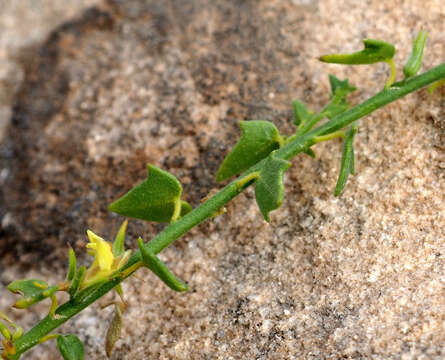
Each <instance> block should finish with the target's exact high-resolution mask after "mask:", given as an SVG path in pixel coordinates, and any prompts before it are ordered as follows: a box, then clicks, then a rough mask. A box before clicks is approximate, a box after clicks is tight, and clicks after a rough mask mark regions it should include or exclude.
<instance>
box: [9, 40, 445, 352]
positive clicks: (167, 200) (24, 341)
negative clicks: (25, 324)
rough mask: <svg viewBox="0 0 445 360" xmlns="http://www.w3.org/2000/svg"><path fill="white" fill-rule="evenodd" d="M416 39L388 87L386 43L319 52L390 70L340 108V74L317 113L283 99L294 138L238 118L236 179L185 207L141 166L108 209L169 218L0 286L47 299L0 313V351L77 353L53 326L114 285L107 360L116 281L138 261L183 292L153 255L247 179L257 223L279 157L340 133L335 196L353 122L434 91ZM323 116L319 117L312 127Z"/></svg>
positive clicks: (273, 197)
mask: <svg viewBox="0 0 445 360" xmlns="http://www.w3.org/2000/svg"><path fill="white" fill-rule="evenodd" d="M425 41H426V34H424V33H422V32H421V33H419V36H418V37H417V39H416V40H415V41H414V46H413V51H412V53H411V55H410V57H409V59H408V61H407V63H406V65H405V68H404V75H405V78H404V79H403V80H401V81H399V82H397V83H394V80H395V77H396V74H395V67H394V63H393V62H392V57H393V56H394V53H395V48H394V46H393V45H391V44H388V43H386V42H382V41H378V40H369V39H368V40H365V41H364V44H365V49H364V50H362V51H360V52H357V53H353V54H335V55H326V56H322V57H321V58H320V59H321V60H322V61H326V62H336V63H342V64H372V63H375V62H380V61H384V62H387V63H389V64H390V65H391V68H392V74H391V76H390V80H389V81H388V82H387V83H386V85H385V86H384V88H383V90H381V91H380V92H378V93H377V94H376V95H374V96H373V97H371V98H369V99H368V100H366V101H364V102H362V103H361V104H359V105H356V106H354V107H352V108H349V105H348V103H347V99H346V97H347V95H348V94H349V93H351V92H352V91H354V90H355V88H354V87H353V86H351V85H349V82H348V80H347V79H346V80H339V79H337V78H336V77H334V76H330V84H331V101H330V102H329V103H328V105H326V106H325V107H324V108H323V110H322V111H320V112H319V113H317V114H315V113H314V112H313V111H311V110H309V109H307V108H306V106H305V105H304V104H303V103H302V102H300V101H299V100H295V101H294V102H293V109H294V124H295V126H296V128H297V129H296V131H295V134H293V135H291V136H288V137H286V136H284V135H281V134H280V133H279V131H278V129H277V128H276V127H275V125H274V124H273V123H271V122H267V121H259V120H255V121H248V122H241V124H240V125H241V129H242V137H241V139H240V141H239V142H238V144H237V145H236V146H235V147H234V148H233V150H232V151H231V152H230V153H229V155H228V156H227V157H226V158H225V160H224V161H223V163H222V165H221V167H220V169H219V171H218V174H217V180H219V181H222V180H225V179H228V178H230V177H232V176H234V175H238V174H241V175H240V176H239V177H238V178H236V179H235V180H233V181H231V182H230V183H229V184H227V185H226V186H225V187H223V188H222V189H221V190H220V191H219V192H217V193H216V194H214V195H213V196H210V197H209V198H208V199H207V200H206V201H204V202H203V203H202V204H200V205H199V206H198V207H196V208H195V209H192V208H191V206H190V205H189V204H188V203H186V202H185V201H183V200H181V195H182V186H181V184H180V182H179V181H178V180H177V179H176V178H175V177H174V176H173V175H172V174H169V173H168V172H166V171H164V170H161V169H159V168H157V167H155V166H153V165H149V172H148V177H147V179H146V180H145V181H143V182H142V183H141V184H139V185H137V186H135V187H134V188H133V189H132V190H130V191H129V192H128V193H127V194H126V195H124V196H122V197H121V198H120V199H118V200H116V201H115V202H114V203H112V204H111V205H110V210H111V211H114V212H117V213H119V214H121V215H124V216H127V217H132V218H138V219H143V220H147V221H158V222H169V223H170V225H169V226H167V227H166V228H165V229H164V230H163V231H162V232H160V233H159V234H158V235H157V236H155V237H154V238H153V239H152V240H150V241H149V242H147V243H144V242H143V241H142V239H141V238H139V239H138V247H139V250H138V251H135V252H134V253H133V255H131V254H130V250H125V249H124V239H125V232H126V228H127V221H124V223H123V224H122V226H121V228H120V229H119V232H118V234H117V235H116V238H115V240H114V243H113V244H111V243H109V242H107V241H105V240H104V239H102V238H101V237H99V236H97V235H96V234H94V233H93V232H91V231H88V232H87V234H88V237H89V239H90V243H89V244H88V245H87V248H88V250H89V254H90V255H92V256H93V257H94V261H93V263H92V265H91V266H90V267H89V268H88V269H87V268H85V267H84V266H81V267H79V268H78V267H77V261H76V256H75V254H74V251H73V250H72V249H70V250H69V266H68V273H67V276H66V280H65V281H64V282H62V283H61V284H58V285H53V286H50V285H48V284H47V283H46V282H44V281H42V280H37V279H28V280H16V281H14V282H13V283H11V284H10V285H9V286H8V289H9V290H11V291H12V292H14V293H17V294H20V295H21V296H22V299H20V300H18V301H17V302H16V303H15V306H16V307H18V308H27V307H29V306H31V305H33V304H35V303H36V302H39V301H42V300H44V299H46V298H50V299H51V304H52V305H51V307H50V310H49V313H48V315H47V316H46V317H44V318H43V319H42V320H41V321H40V322H39V323H37V324H36V325H35V326H34V327H33V328H32V329H30V330H29V331H28V332H26V333H23V330H22V328H21V327H19V326H18V325H16V324H15V323H14V322H12V321H11V320H10V319H9V318H8V317H7V316H6V315H5V314H3V313H0V334H1V335H2V336H3V338H4V339H3V341H2V344H3V352H2V354H1V357H2V358H3V359H9V360H17V359H19V358H20V356H21V355H22V354H23V353H25V352H26V351H27V350H29V349H30V348H32V347H34V346H35V345H37V344H40V343H42V342H44V341H48V340H51V339H57V345H58V348H59V350H60V352H61V354H62V356H63V358H64V359H65V360H82V359H84V354H85V350H84V348H83V345H82V343H81V342H80V340H79V339H78V338H77V336H75V335H73V334H69V335H60V334H54V333H53V331H54V330H55V329H57V328H58V327H59V326H60V325H61V324H63V323H64V322H66V321H68V320H69V319H70V318H72V317H73V316H75V315H76V314H78V313H79V312H80V311H82V310H83V309H85V308H86V307H88V306H89V305H91V304H92V303H94V302H95V301H96V300H98V299H99V298H101V297H102V296H104V295H105V294H106V293H108V292H109V291H111V290H115V291H116V292H117V293H118V295H119V296H120V299H121V300H120V301H115V302H113V303H112V304H114V306H115V314H114V316H113V320H112V322H111V325H110V328H109V330H108V332H107V339H106V353H107V355H108V356H109V355H110V354H111V351H112V348H113V346H114V344H115V342H116V341H117V339H118V338H119V336H120V331H121V329H122V322H123V319H124V312H125V309H126V302H125V298H124V294H123V291H122V288H121V285H120V284H121V282H122V281H123V280H125V279H126V278H128V277H129V276H131V275H132V274H133V273H134V272H135V271H137V269H139V268H140V267H147V268H149V269H150V270H151V271H152V272H153V273H154V274H155V275H157V276H158V277H159V278H160V279H161V280H162V281H163V282H164V283H165V284H166V285H167V286H168V287H170V288H171V289H173V290H175V291H186V290H188V286H187V284H186V283H185V282H183V281H181V280H179V279H178V278H177V277H176V276H175V275H174V274H173V273H172V272H171V271H170V270H169V269H168V268H167V266H166V265H165V264H164V263H163V262H162V261H161V260H160V259H159V258H158V257H157V254H159V253H160V252H161V251H162V250H163V249H165V248H166V247H168V246H169V245H170V244H172V243H173V242H174V241H176V240H177V239H178V238H180V237H181V236H182V235H184V234H185V233H186V232H188V231H189V230H190V229H192V228H193V227H194V226H196V225H198V224H199V223H201V222H203V221H205V220H208V219H211V218H212V217H214V216H215V215H217V214H219V213H220V212H221V209H223V207H224V205H225V204H227V203H228V202H229V201H230V200H232V199H233V198H234V197H236V196H237V195H238V194H240V193H241V192H242V191H244V190H245V189H246V188H247V187H249V186H250V185H253V186H254V187H255V197H256V201H257V203H258V206H259V209H260V211H261V213H262V214H263V217H264V219H265V220H266V221H270V216H269V213H270V212H271V211H273V210H275V209H277V208H278V207H280V205H281V203H282V201H283V194H284V185H283V174H284V172H285V171H286V170H287V169H288V168H289V167H290V166H291V163H290V162H289V160H290V159H292V158H293V157H294V156H295V155H297V154H299V153H301V152H304V153H306V154H309V155H311V156H315V153H314V151H313V149H312V146H314V145H316V144H317V143H319V142H321V141H327V140H330V139H332V138H336V137H341V138H344V146H343V153H342V160H341V168H340V174H339V178H338V181H337V185H336V187H335V190H334V194H335V195H336V196H339V195H340V194H341V193H342V191H343V190H344V188H345V185H346V182H347V178H348V176H349V175H351V174H353V173H354V149H353V142H354V135H355V134H356V132H357V127H358V125H357V121H358V120H359V119H361V118H363V117H364V116H366V115H368V114H370V113H371V112H373V111H374V110H376V109H379V108H381V107H383V106H385V105H387V104H389V103H390V102H392V101H395V100H397V99H400V98H402V97H403V96H405V95H407V94H409V93H411V92H413V91H416V90H419V89H421V88H423V87H425V86H428V85H431V84H433V85H432V87H437V86H439V85H440V84H442V83H443V82H444V80H445V63H442V64H440V65H438V66H436V67H435V68H433V69H430V70H429V71H426V72H425V73H423V74H421V75H417V76H416V74H417V72H418V70H419V69H420V65H421V59H422V56H423V47H424V45H425ZM325 119H326V120H325ZM323 120H325V121H324V122H323V123H322V124H321V125H320V122H322V121H323ZM343 129H345V131H346V132H344V130H343ZM58 291H66V292H68V294H69V295H70V299H69V300H68V301H67V302H66V303H64V304H62V305H60V306H57V298H56V296H55V294H56V293H57V292H58Z"/></svg>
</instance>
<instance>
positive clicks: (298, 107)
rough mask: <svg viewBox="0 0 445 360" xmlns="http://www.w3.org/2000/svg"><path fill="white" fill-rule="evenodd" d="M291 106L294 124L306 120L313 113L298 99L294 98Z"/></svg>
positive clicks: (296, 124)
mask: <svg viewBox="0 0 445 360" xmlns="http://www.w3.org/2000/svg"><path fill="white" fill-rule="evenodd" d="M293 108H294V124H295V126H298V125H300V124H301V123H304V122H306V121H308V120H309V119H310V118H311V116H312V115H313V114H314V113H313V112H312V111H310V110H308V109H307V107H306V105H304V104H303V103H302V102H301V101H300V100H294V102H293Z"/></svg>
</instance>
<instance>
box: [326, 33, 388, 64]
mask: <svg viewBox="0 0 445 360" xmlns="http://www.w3.org/2000/svg"><path fill="white" fill-rule="evenodd" d="M363 44H364V46H365V48H364V49H363V50H362V51H358V52H355V53H352V54H330V55H323V56H321V57H320V60H321V61H323V62H327V63H333V64H350V65H365V64H374V63H377V62H382V61H385V62H386V61H388V60H390V59H392V58H393V57H394V54H395V53H396V49H395V47H394V45H392V44H389V43H387V42H385V41H381V40H373V39H365V40H363Z"/></svg>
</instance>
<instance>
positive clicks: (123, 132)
mask: <svg viewBox="0 0 445 360" xmlns="http://www.w3.org/2000/svg"><path fill="white" fill-rule="evenodd" d="M444 20H445V9H444V5H443V2H442V1H440V0H424V1H420V0H411V1H401V0H400V1H387V2H386V3H383V2H380V1H368V2H358V1H353V0H350V1H342V2H339V1H331V0H327V1H287V0H280V1H278V0H276V1H271V0H268V1H241V2H240V1H228V2H213V1H208V0H192V1H188V2H186V3H184V2H180V1H170V2H158V1H141V0H133V1H117V0H116V1H111V0H110V1H107V2H104V3H103V4H102V6H100V7H98V8H94V9H90V10H88V11H87V12H85V13H84V14H83V15H82V16H80V17H79V18H77V19H75V20H73V21H71V22H69V23H67V24H65V25H62V26H60V27H58V28H57V29H55V30H54V32H53V35H52V36H51V37H50V38H48V40H47V41H46V42H45V43H44V45H42V47H41V48H40V49H39V50H38V51H36V53H35V58H34V59H33V62H32V63H31V64H30V65H29V66H28V67H27V68H26V73H25V74H26V75H25V80H24V85H23V87H22V88H21V90H20V91H19V93H18V95H17V97H16V101H17V106H16V107H15V109H14V113H13V122H12V125H11V127H10V128H9V130H8V131H9V137H8V141H6V142H5V143H4V144H3V145H2V149H1V151H2V152H1V153H2V159H1V160H0V161H1V162H0V166H1V168H0V180H1V181H2V186H1V189H2V193H1V196H2V198H1V199H2V203H0V216H1V218H2V221H1V224H2V227H1V234H0V236H2V239H1V243H0V254H1V263H0V266H1V272H0V280H1V281H0V308H1V309H2V310H3V309H6V307H7V305H8V304H11V302H12V298H13V297H12V295H9V294H8V293H7V291H6V289H5V286H6V284H7V283H8V282H9V281H11V280H13V279H15V278H16V277H18V276H20V277H22V276H23V277H28V276H35V277H44V278H47V279H50V280H52V281H53V282H57V281H59V280H61V279H62V278H64V276H65V273H64V272H63V271H64V270H61V269H63V268H64V267H65V266H66V264H65V262H66V257H67V249H68V245H72V246H74V247H75V249H76V251H77V253H78V254H79V257H80V261H81V263H84V264H86V263H87V261H88V259H87V258H86V257H85V256H82V255H81V254H82V253H84V245H85V243H86V237H85V235H84V234H85V230H86V228H87V227H89V228H91V229H92V230H94V231H95V232H96V233H98V234H100V235H102V236H104V237H107V238H109V239H111V238H112V236H113V234H114V233H115V231H116V230H117V229H118V226H119V225H120V222H121V221H122V219H121V218H120V217H117V216H114V215H112V214H109V213H108V212H107V211H106V206H107V204H109V203H110V202H111V201H112V200H113V199H116V197H118V196H119V195H121V194H123V193H124V192H125V191H126V190H128V189H129V188H130V187H131V186H132V185H133V184H135V183H137V182H138V181H141V180H142V179H143V178H144V177H145V176H146V163H147V162H151V163H153V164H154V165H157V166H160V167H162V168H164V169H167V170H169V171H171V172H172V173H174V174H175V175H176V176H177V177H178V178H179V179H180V180H181V181H182V182H183V184H184V194H185V196H186V199H187V200H188V201H190V202H191V203H192V204H193V205H195V206H196V205H197V204H199V203H200V199H201V198H202V197H203V196H205V195H206V194H207V193H208V192H209V191H210V190H211V189H213V188H214V187H216V186H217V184H216V183H215V182H214V175H215V173H216V171H217V168H218V165H219V164H220V162H221V160H222V159H223V158H224V155H225V154H226V153H227V151H228V150H229V148H230V146H231V145H233V144H234V143H235V141H236V138H237V137H238V135H239V130H238V127H237V123H238V121H239V120H244V119H266V120H271V121H273V122H274V123H275V124H276V125H277V127H279V128H280V129H281V130H282V131H283V132H284V133H287V134H290V133H291V131H292V125H291V124H292V113H291V107H290V104H291V101H292V100H293V99H294V98H299V99H301V100H303V101H304V102H306V103H307V104H308V105H309V106H310V107H311V108H313V109H316V110H318V109H320V108H321V107H322V106H323V105H324V104H325V103H326V102H327V101H328V94H329V83H328V78H327V74H328V73H334V74H335V75H336V76H338V77H340V78H342V77H346V76H347V77H349V78H350V82H351V83H352V84H354V85H356V86H357V87H358V88H359V91H357V92H356V93H354V94H353V95H351V96H350V101H351V102H352V103H354V104H355V103H358V102H360V101H362V100H364V99H366V98H367V97H369V96H371V95H372V94H373V93H375V92H376V91H377V90H378V89H379V88H381V86H383V84H384V82H385V81H386V78H387V75H388V68H387V66H385V65H383V64H381V65H374V66H371V67H341V66H336V65H326V64H321V63H319V62H317V61H316V58H317V56H319V55H320V54H324V53H330V52H338V51H353V50H356V49H360V48H361V46H362V45H361V40H362V39H363V38H367V37H368V38H378V39H383V40H387V41H391V42H393V43H394V44H395V45H396V47H397V49H398V52H397V54H396V58H395V61H396V63H397V66H398V70H399V73H401V69H402V66H403V63H404V60H405V58H406V56H407V55H408V54H409V52H410V47H411V41H412V39H413V37H414V36H415V35H416V32H417V30H418V29H420V28H423V29H426V30H428V31H429V33H430V36H429V39H428V43H427V49H426V51H425V61H424V65H423V68H424V69H428V68H430V67H432V66H434V65H436V64H438V63H440V62H441V61H443V60H444V59H445V52H444V39H445V21H444ZM399 76H400V75H399ZM444 104H445V92H444V90H443V88H442V89H439V90H438V91H436V92H435V93H434V94H433V95H428V94H427V92H426V91H421V92H417V93H415V94H412V95H409V96H408V97H406V98H404V99H402V100H400V101H398V102H396V103H394V104H390V105H389V106H387V107H386V108H384V109H382V110H379V111H377V112H376V113H374V114H372V115H370V116H368V117H367V118H366V119H364V120H363V121H361V122H360V124H359V132H358V134H357V138H356V143H355V144H356V145H355V153H356V171H357V174H356V175H355V176H353V177H351V179H350V181H349V182H348V185H347V188H346V191H345V193H344V194H343V195H342V196H341V197H340V198H335V197H334V196H333V194H332V193H333V189H334V186H335V182H336V177H337V174H338V171H339V163H340V157H341V143H340V142H339V141H332V142H329V143H323V144H320V145H317V147H316V148H315V151H316V153H317V158H316V159H311V158H309V157H307V156H305V155H304V156H299V157H297V158H296V159H294V160H293V161H292V167H291V168H290V169H289V170H288V171H287V172H286V177H285V179H286V180H285V183H286V197H285V201H284V203H283V206H282V207H281V208H280V209H279V210H277V211H275V212H273V213H272V214H271V219H272V220H271V223H270V224H267V223H265V222H264V221H263V219H262V217H261V214H260V212H259V211H258V209H257V205H256V204H255V201H254V193H253V191H251V190H249V191H247V192H246V193H245V194H243V195H241V196H239V197H238V198H237V199H235V200H234V201H233V202H232V203H230V204H229V205H228V206H227V214H225V215H222V216H219V217H217V218H215V219H213V220H211V221H209V222H207V223H205V224H202V225H200V226H198V227H197V228H195V229H194V230H192V231H191V232H190V233H189V234H187V235H185V236H184V237H183V238H182V239H180V240H179V241H177V242H176V243H175V244H173V245H172V246H171V247H170V248H169V249H167V250H166V251H165V252H163V253H162V255H161V257H162V259H163V260H164V261H165V262H166V263H167V264H169V266H170V267H171V268H172V270H173V271H174V272H175V274H177V275H178V276H179V277H180V278H181V279H184V280H185V281H187V282H188V284H189V285H190V287H191V289H192V290H191V291H190V292H189V293H186V294H176V293H173V292H172V291H170V290H168V289H167V288H166V287H165V285H163V284H162V283H161V282H160V281H159V280H158V279H156V278H155V276H154V275H152V274H150V273H149V272H148V271H146V270H141V271H140V274H139V275H140V276H142V277H143V278H144V281H141V280H138V279H135V278H133V279H130V280H128V281H126V282H125V284H124V288H125V293H126V297H127V299H128V302H129V305H130V306H129V308H128V311H127V312H126V314H125V319H126V322H125V324H124V329H123V336H122V339H121V340H119V342H118V343H117V346H116V350H115V352H114V354H113V356H112V359H114V360H117V359H123V360H126V359H132V360H133V359H134V360H142V359H144V360H145V359H339V358H346V359H369V358H373V359H441V358H444V356H445V353H444V351H445V350H444V347H443V344H444V343H445V328H444V324H445V312H444V309H445V270H444V265H445V263H444V253H445V234H444V228H445V227H444V225H445V219H444V204H445V199H444V194H445V185H444V168H445V165H444V164H445V156H444V118H445V111H444V109H445V107H444ZM161 228H162V226H159V225H150V224H149V225H147V224H144V223H143V222H140V221H131V222H130V225H129V237H128V238H127V246H128V247H133V248H135V246H136V242H135V240H136V236H138V235H141V236H143V237H144V239H145V240H149V239H150V238H151V237H153V234H154V233H156V232H157V231H159V230H160V229H161ZM39 261H41V262H42V263H43V265H37V264H38V262H39ZM105 301H106V299H104V301H103V302H102V303H104V302H105ZM44 309H45V306H44V305H43V304H42V305H39V306H38V307H37V309H36V310H35V312H32V311H31V312H28V313H25V314H22V315H21V314H20V313H19V312H16V311H14V312H13V315H14V316H16V317H20V316H21V318H20V321H21V323H23V324H24V325H25V326H30V325H31V324H34V323H35V322H36V320H37V318H38V314H42V311H43V310H44ZM110 320H111V309H106V310H100V307H99V305H95V306H93V307H91V308H89V309H88V310H87V311H86V312H84V313H81V314H80V315H79V316H78V317H76V318H75V319H72V320H71V321H70V322H69V323H67V324H66V325H64V326H63V328H62V330H61V331H64V332H72V333H76V334H78V335H79V337H80V338H81V339H82V340H83V341H84V343H85V346H86V350H87V357H86V358H87V359H94V360H103V359H105V358H106V357H105V351H104V348H103V347H104V346H103V344H104V339H103V336H104V335H105V332H106V327H107V324H108V322H109V321H110ZM24 358H26V359H28V358H29V359H50V360H51V359H59V357H58V355H57V353H56V350H55V346H54V344H48V345H43V346H42V347H40V348H39V349H38V350H37V351H35V352H33V353H30V354H29V355H28V357H26V356H25V357H24Z"/></svg>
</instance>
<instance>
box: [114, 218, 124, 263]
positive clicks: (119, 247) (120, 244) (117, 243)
mask: <svg viewBox="0 0 445 360" xmlns="http://www.w3.org/2000/svg"><path fill="white" fill-rule="evenodd" d="M127 225H128V220H125V221H124V222H123V223H122V225H121V227H120V228H119V231H118V232H117V235H116V238H115V239H114V242H113V255H114V256H115V257H117V256H119V255H122V254H123V253H124V251H125V247H124V244H125V233H126V232H127Z"/></svg>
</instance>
